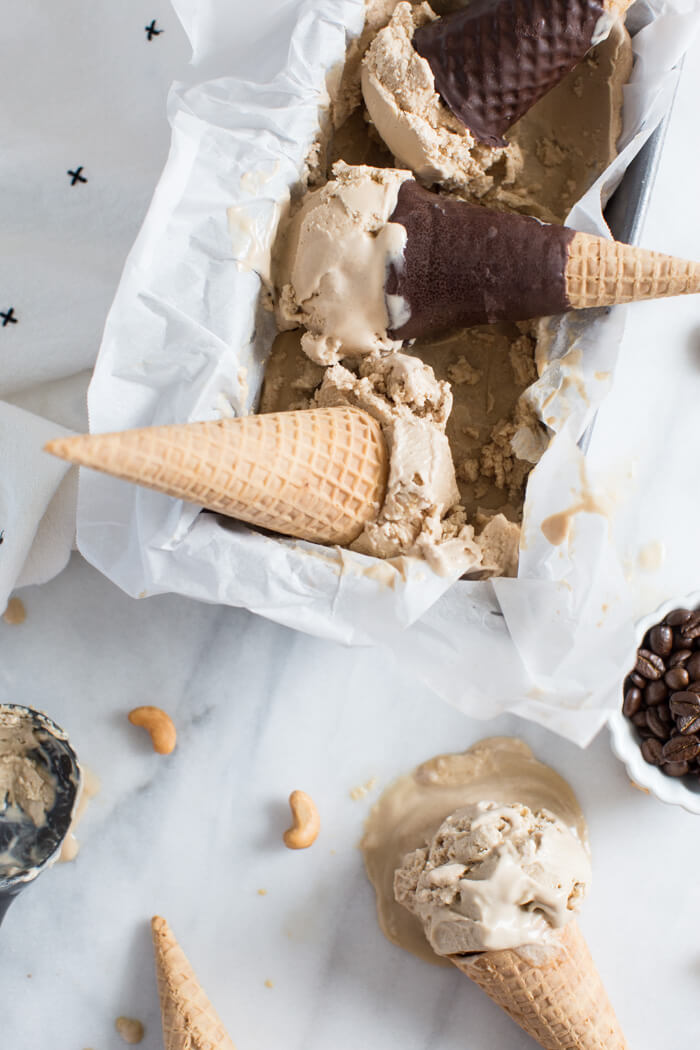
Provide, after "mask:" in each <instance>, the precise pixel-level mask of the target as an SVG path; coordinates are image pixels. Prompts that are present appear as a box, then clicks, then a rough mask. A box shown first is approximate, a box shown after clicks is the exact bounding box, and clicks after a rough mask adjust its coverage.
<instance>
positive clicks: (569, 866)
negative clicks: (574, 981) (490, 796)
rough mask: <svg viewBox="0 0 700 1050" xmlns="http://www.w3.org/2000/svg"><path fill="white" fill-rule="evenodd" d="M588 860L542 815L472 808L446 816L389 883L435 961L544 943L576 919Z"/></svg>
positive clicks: (490, 805)
mask: <svg viewBox="0 0 700 1050" xmlns="http://www.w3.org/2000/svg"><path fill="white" fill-rule="evenodd" d="M590 878H591V867H590V860H589V856H588V852H587V849H586V847H585V846H584V844H583V843H582V842H581V840H580V839H579V838H578V837H577V836H576V835H575V834H574V832H573V831H572V830H570V829H569V828H568V827H567V826H566V824H564V822H563V821H562V820H560V819H559V818H558V817H556V816H554V814H553V813H551V812H550V811H549V810H546V809H539V810H534V811H533V810H531V809H529V808H528V807H527V806H524V805H519V804H503V803H497V802H487V801H484V802H477V803H474V804H472V805H469V806H466V807H465V808H463V809H460V810H457V811H456V812H454V813H452V814H451V815H450V816H449V817H447V819H446V820H444V821H443V823H442V824H441V825H440V827H439V828H438V831H437V833H436V834H435V836H434V838H433V840H432V842H431V843H430V845H429V846H426V847H423V848H421V849H417V850H414V851H413V852H412V853H409V854H408V855H407V856H406V857H405V858H404V861H403V864H402V865H401V867H400V868H398V869H397V871H396V874H395V876H394V894H395V896H396V900H397V901H398V902H399V903H400V904H403V905H404V907H406V908H408V910H409V911H411V912H412V913H413V914H414V915H416V916H417V917H418V918H419V919H420V920H421V922H422V923H423V929H424V932H425V935H426V937H427V939H428V941H429V942H430V945H431V947H432V948H433V950H434V951H435V952H436V953H437V954H438V955H459V954H463V953H466V952H478V951H485V950H499V949H503V948H518V947H520V946H522V945H525V944H538V943H546V942H547V941H548V940H551V937H552V931H553V930H556V929H559V928H560V927H562V926H565V925H566V923H567V922H570V921H571V919H573V918H574V916H575V914H576V913H577V912H578V910H579V908H580V906H581V903H582V900H583V897H584V895H585V893H586V890H587V887H588V885H589V883H590Z"/></svg>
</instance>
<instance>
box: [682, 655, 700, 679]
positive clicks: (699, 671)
mask: <svg viewBox="0 0 700 1050" xmlns="http://www.w3.org/2000/svg"><path fill="white" fill-rule="evenodd" d="M685 669H686V671H687V672H688V674H689V676H690V681H691V682H695V681H696V680H697V679H698V678H700V653H693V655H692V656H691V657H690V659H689V660H688V663H687V664H686V665H685Z"/></svg>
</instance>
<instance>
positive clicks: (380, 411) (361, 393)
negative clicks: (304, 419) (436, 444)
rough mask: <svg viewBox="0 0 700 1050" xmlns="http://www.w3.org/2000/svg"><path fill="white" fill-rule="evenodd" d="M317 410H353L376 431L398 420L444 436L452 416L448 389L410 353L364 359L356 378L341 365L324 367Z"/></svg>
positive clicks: (447, 385)
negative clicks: (374, 422) (371, 420)
mask: <svg viewBox="0 0 700 1050" xmlns="http://www.w3.org/2000/svg"><path fill="white" fill-rule="evenodd" d="M316 403H317V404H318V405H319V406H320V407H323V408H332V407H333V406H335V405H354V406H355V407H356V408H363V409H364V410H365V411H366V412H369V413H370V414H371V415H373V416H374V418H375V419H376V420H378V422H379V423H381V424H382V426H390V425H392V424H393V423H396V422H397V421H398V420H399V419H403V420H422V421H423V422H425V423H429V424H434V425H435V426H437V427H438V428H439V429H440V430H441V431H444V429H445V425H446V423H447V420H448V417H449V415H450V412H451V411H452V391H451V389H450V384H449V383H447V382H445V381H444V380H441V381H438V380H437V379H436V378H435V373H434V372H433V370H432V368H431V367H430V366H429V365H426V364H424V363H423V362H422V361H421V360H420V358H418V357H413V356H412V355H411V354H401V353H394V354H370V355H369V356H368V357H365V358H363V359H362V360H361V361H360V363H359V366H358V369H357V374H355V372H352V371H350V369H348V368H345V367H344V366H343V365H333V366H332V367H331V368H329V369H328V370H327V371H326V373H325V375H324V377H323V382H322V383H321V386H320V387H319V389H318V391H317V393H316Z"/></svg>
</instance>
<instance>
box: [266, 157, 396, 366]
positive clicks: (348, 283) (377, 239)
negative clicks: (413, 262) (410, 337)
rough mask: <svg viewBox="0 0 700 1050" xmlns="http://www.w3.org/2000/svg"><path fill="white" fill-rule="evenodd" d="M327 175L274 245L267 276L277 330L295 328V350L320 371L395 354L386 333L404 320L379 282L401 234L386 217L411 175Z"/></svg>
mask: <svg viewBox="0 0 700 1050" xmlns="http://www.w3.org/2000/svg"><path fill="white" fill-rule="evenodd" d="M334 174H335V178H334V180H333V181H332V182H329V183H328V184H327V185H326V186H324V187H323V188H322V189H320V190H315V191H314V192H313V193H310V194H308V195H307V197H306V198H305V200H304V202H303V204H302V206H301V208H300V209H299V211H298V212H297V213H296V215H295V216H294V218H293V219H292V221H291V223H290V224H289V227H288V228H287V229H286V231H285V233H284V237H283V240H282V242H281V243H280V244H279V245H278V249H277V253H276V258H275V270H274V281H275V285H276V288H277V300H276V308H277V318H278V322H279V325H280V328H282V329H287V328H296V327H298V326H299V325H302V324H303V325H304V326H305V327H306V332H305V333H304V336H303V337H302V346H303V348H304V350H305V351H306V353H307V354H308V355H309V357H310V358H311V359H312V361H315V362H316V363H317V364H322V365H330V364H334V363H335V362H336V361H339V360H340V358H341V357H343V356H347V355H348V354H367V353H372V352H373V351H377V350H383V351H388V350H394V349H398V348H399V347H400V346H401V340H396V339H393V338H392V337H390V336H389V335H388V330H389V329H390V328H392V327H394V326H396V325H397V324H400V323H401V321H402V320H403V319H404V314H405V310H404V305H403V303H402V302H401V300H400V299H399V298H398V297H394V298H392V297H390V296H386V295H385V293H384V283H385V279H386V273H387V267H388V265H389V262H390V261H391V260H392V259H396V260H400V258H401V256H402V251H403V246H404V242H405V239H406V231H405V229H404V227H403V226H400V225H399V224H398V223H392V222H391V221H390V218H389V217H390V215H391V214H392V212H393V211H394V209H395V207H396V200H397V195H398V192H399V187H400V186H401V184H402V183H403V182H405V181H406V179H410V178H411V173H410V172H407V171H396V170H394V169H391V168H369V167H350V166H348V165H346V164H338V165H337V166H336V168H335V169H334Z"/></svg>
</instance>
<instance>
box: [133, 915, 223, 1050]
mask: <svg viewBox="0 0 700 1050" xmlns="http://www.w3.org/2000/svg"><path fill="white" fill-rule="evenodd" d="M151 931H152V933H153V950H154V952H155V959H156V978H157V980H158V995H159V997H160V1011H161V1017H162V1022H163V1044H164V1046H165V1050H236V1048H235V1046H234V1044H233V1042H232V1040H231V1038H230V1037H229V1036H228V1035H227V1033H226V1029H225V1028H224V1026H223V1024H222V1023H221V1019H220V1018H219V1016H218V1014H217V1012H216V1010H215V1009H214V1007H213V1006H212V1005H211V1003H210V1002H209V999H208V998H207V996H206V994H205V993H204V990H203V988H202V986H201V985H200V983H199V981H198V980H197V978H196V977H195V975H194V971H193V969H192V967H191V966H190V964H189V961H188V959H187V956H186V955H185V953H184V952H183V950H182V948H181V947H180V945H179V944H178V943H177V941H176V940H175V937H174V935H173V932H172V930H171V929H170V927H169V926H168V924H167V922H166V921H165V919H161V918H160V916H158V915H156V916H155V917H154V918H153V919H152V920H151Z"/></svg>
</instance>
